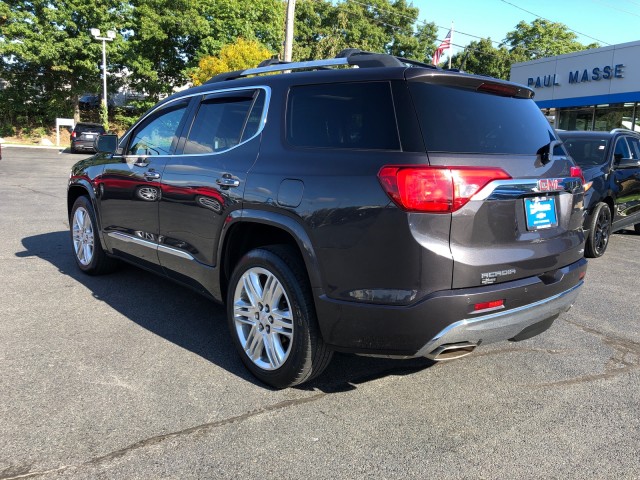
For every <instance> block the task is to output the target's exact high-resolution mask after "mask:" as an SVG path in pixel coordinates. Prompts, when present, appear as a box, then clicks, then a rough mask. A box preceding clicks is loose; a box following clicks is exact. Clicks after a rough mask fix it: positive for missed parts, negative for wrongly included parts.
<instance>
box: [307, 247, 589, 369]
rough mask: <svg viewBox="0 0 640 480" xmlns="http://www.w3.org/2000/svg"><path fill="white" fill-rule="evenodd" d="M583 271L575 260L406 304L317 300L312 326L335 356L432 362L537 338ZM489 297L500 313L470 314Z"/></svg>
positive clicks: (568, 299) (563, 307) (571, 297)
mask: <svg viewBox="0 0 640 480" xmlns="http://www.w3.org/2000/svg"><path fill="white" fill-rule="evenodd" d="M586 268H587V262H586V260H585V259H584V258H581V259H580V260H578V261H577V262H575V263H573V264H570V265H567V266H565V267H563V268H560V269H558V270H556V271H552V272H547V273H545V274H543V275H539V276H535V277H529V278H524V279H520V280H514V281H511V282H503V283H500V284H493V285H485V286H481V287H475V288H465V289H456V290H448V291H443V292H436V293H433V294H431V295H429V296H427V297H426V298H424V299H422V300H421V301H419V302H417V303H414V304H412V305H407V306H389V305H374V304H370V303H364V302H362V303H361V302H344V301H337V300H332V299H329V298H327V297H326V296H320V297H319V298H317V301H316V308H317V311H318V320H319V323H320V329H321V331H322V335H323V338H324V340H325V342H326V343H327V344H328V345H330V346H331V347H332V348H334V349H335V350H338V351H343V352H351V353H361V354H367V355H389V356H402V357H416V356H427V357H431V358H435V356H436V355H437V352H436V351H437V350H438V349H439V348H440V347H441V346H443V345H448V344H459V343H468V344H471V345H480V344H487V343H492V342H497V341H502V340H520V339H524V338H528V337H530V336H533V335H535V334H537V333H541V332H542V331H544V330H545V329H546V328H547V327H548V326H549V325H550V324H551V322H552V321H553V320H554V319H555V318H556V317H557V316H558V315H559V314H561V313H563V312H565V311H567V310H568V309H569V308H570V307H571V305H572V304H573V302H574V301H575V299H576V297H577V296H578V293H579V291H580V289H581V286H582V284H583V281H582V277H583V276H584V273H585V271H586ZM497 299H500V300H503V301H504V306H505V308H504V309H502V310H498V311H491V312H485V313H482V312H480V313H475V310H474V305H475V304H477V303H483V302H490V301H494V300H497Z"/></svg>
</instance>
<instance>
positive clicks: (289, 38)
mask: <svg viewBox="0 0 640 480" xmlns="http://www.w3.org/2000/svg"><path fill="white" fill-rule="evenodd" d="M295 10H296V0H287V21H286V25H285V29H284V61H285V62H290V61H291V52H292V51H293V21H294V20H295Z"/></svg>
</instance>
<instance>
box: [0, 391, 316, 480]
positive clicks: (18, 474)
mask: <svg viewBox="0 0 640 480" xmlns="http://www.w3.org/2000/svg"><path fill="white" fill-rule="evenodd" d="M326 395H327V394H326V393H324V392H319V393H317V394H315V395H312V396H309V397H304V398H297V399H294V400H284V401H282V402H278V403H276V404H274V405H269V406H266V407H263V408H259V409H256V410H251V411H249V412H246V413H243V414H241V415H236V416H234V417H229V418H225V419H223V420H217V421H215V422H210V423H203V424H201V425H196V426H195V427H189V428H185V429H184V430H179V431H177V432H171V433H165V434H163V435H156V436H154V437H150V438H146V439H144V440H140V441H139V442H136V443H133V444H131V445H129V446H127V447H124V448H121V449H119V450H115V451H113V452H110V453H107V454H106V455H102V456H100V457H96V458H92V459H91V460H87V461H86V462H83V463H80V464H78V465H66V466H61V467H58V468H54V469H50V470H46V471H36V472H31V471H30V467H24V468H22V469H21V470H16V469H14V470H3V471H2V472H0V480H17V479H21V478H33V477H38V476H42V475H48V474H50V473H54V472H63V471H66V470H76V469H80V468H83V467H93V466H96V465H99V464H101V463H105V462H108V461H110V460H115V459H118V458H121V457H123V456H125V455H127V454H128V453H130V452H133V451H136V450H139V449H141V448H146V447H150V446H153V445H158V444H160V443H162V442H164V441H166V440H170V439H172V438H178V437H184V436H187V435H192V434H202V433H205V432H207V431H210V430H213V429H215V428H218V427H223V426H225V425H229V424H231V423H239V422H244V421H245V420H247V419H249V418H253V417H257V416H259V415H263V414H265V413H270V412H275V411H278V410H283V409H285V408H289V407H295V406H298V405H304V404H306V403H311V402H315V401H317V400H320V399H322V398H324V397H325V396H326ZM3 475H4V476H3Z"/></svg>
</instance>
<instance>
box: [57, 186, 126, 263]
mask: <svg viewBox="0 0 640 480" xmlns="http://www.w3.org/2000/svg"><path fill="white" fill-rule="evenodd" d="M69 231H70V233H71V248H72V251H73V258H74V259H75V260H76V264H77V265H78V268H80V270H82V271H83V272H84V273H87V274H89V275H102V274H105V273H110V272H112V271H113V270H114V269H115V268H116V267H117V265H118V263H117V260H115V259H113V258H111V257H109V256H108V255H107V254H106V253H105V251H104V250H103V248H102V244H101V243H100V238H99V231H98V223H97V222H96V214H95V211H94V210H93V205H92V204H91V201H90V200H89V199H88V198H87V197H84V196H83V197H78V199H77V200H76V201H75V203H74V204H73V208H72V209H71V215H70V217H69Z"/></svg>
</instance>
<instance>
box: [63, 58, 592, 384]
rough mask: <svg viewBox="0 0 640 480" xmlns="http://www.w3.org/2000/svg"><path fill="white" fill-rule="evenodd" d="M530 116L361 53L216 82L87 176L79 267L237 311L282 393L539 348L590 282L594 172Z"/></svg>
mask: <svg viewBox="0 0 640 480" xmlns="http://www.w3.org/2000/svg"><path fill="white" fill-rule="evenodd" d="M354 67H358V68H354ZM270 73H273V74H270ZM257 74H260V75H257ZM266 74H270V75H266ZM532 96H533V92H532V91H531V90H529V89H527V88H526V87H523V86H521V85H516V84H512V83H508V82H504V81H499V80H495V79H491V78H487V77H480V76H473V75H467V74H463V73H459V72H454V71H444V70H441V69H439V68H435V67H431V66H429V65H424V64H418V63H416V62H412V61H409V60H406V59H402V58H397V57H392V56H388V55H381V54H372V53H368V52H360V51H357V50H349V51H345V52H343V53H342V54H341V55H339V56H338V57H337V58H333V59H328V60H320V61H314V62H303V63H286V64H283V63H279V62H275V61H266V62H263V64H262V65H261V66H260V67H258V68H255V69H249V70H245V71H237V72H230V73H226V74H223V75H219V76H217V77H214V78H213V79H211V80H210V81H209V82H208V83H206V84H205V85H202V86H199V87H196V88H192V89H189V90H186V91H184V92H180V93H179V94H176V95H174V96H172V97H169V98H167V99H166V100H164V101H162V102H161V103H159V104H158V105H157V106H155V107H154V108H152V109H151V110H150V111H148V112H147V113H146V114H144V115H143V117H142V118H141V119H140V120H139V121H138V123H136V124H135V125H134V126H133V127H132V128H131V129H130V130H129V131H128V132H127V133H126V134H125V135H124V136H123V137H122V138H121V139H119V140H118V139H116V138H114V137H113V136H104V137H101V138H100V140H99V142H98V149H99V151H100V153H98V154H97V155H95V156H94V157H92V158H89V159H87V160H83V161H81V162H79V163H77V164H76V165H75V166H74V167H73V171H72V174H71V178H70V180H69V190H68V200H67V201H68V209H69V218H70V225H71V237H72V240H73V247H74V255H75V258H76V260H77V264H78V266H79V268H80V269H81V270H83V271H84V272H86V273H89V274H98V273H104V272H107V271H109V270H110V269H111V268H112V267H113V266H114V260H116V259H117V260H124V261H127V262H130V263H134V264H136V265H139V266H142V267H144V268H146V269H148V270H150V271H153V272H156V273H158V274H161V275H164V276H166V277H169V278H171V279H174V280H176V281H178V282H181V283H182V284H184V285H187V286H189V287H191V288H193V289H195V290H196V291H198V292H201V293H202V294H204V295H206V296H208V297H210V298H212V299H213V300H215V301H218V302H224V303H226V305H227V311H228V323H229V328H230V331H231V341H233V343H234V344H235V346H236V347H237V349H238V352H239V354H240V357H241V358H242V361H243V362H244V364H245V365H246V366H247V368H248V369H249V370H250V371H251V372H252V373H253V374H254V375H255V376H256V377H257V378H259V379H260V380H262V381H263V382H265V383H267V384H270V385H272V386H275V387H278V388H282V387H287V386H291V385H295V384H299V383H301V382H304V381H307V380H309V379H311V378H313V377H314V376H316V375H317V374H319V373H320V372H321V371H322V370H323V369H324V368H325V367H326V365H327V364H328V362H329V360H330V358H331V355H332V352H333V351H342V352H354V353H359V354H365V355H386V356H394V357H415V356H425V357H428V358H431V359H434V360H444V359H451V358H456V357H460V356H463V355H466V354H468V353H470V352H472V351H473V350H474V349H475V348H476V347H477V346H479V345H481V344H487V343H491V342H495V341H501V340H523V339H526V338H529V337H531V336H533V335H536V334H538V333H540V332H542V331H544V330H545V329H547V328H548V327H549V326H550V325H551V323H552V322H553V320H554V319H555V318H556V317H557V316H558V315H559V314H561V313H562V312H564V311H566V310H568V309H569V308H570V307H571V305H572V304H573V302H574V300H575V299H576V296H577V295H578V292H579V290H580V287H581V286H582V283H583V277H584V275H585V272H586V261H585V260H584V258H583V251H584V233H583V230H582V220H583V187H582V179H581V171H580V169H579V168H577V167H575V165H574V164H573V162H572V161H571V160H570V159H568V158H566V157H564V156H556V155H553V151H554V150H553V147H554V146H555V142H556V137H555V133H554V131H553V129H551V128H550V126H549V124H548V122H547V121H546V120H545V118H544V116H543V115H542V113H541V112H540V110H539V109H538V108H537V107H536V105H535V103H534V102H533V101H532V100H531V98H532Z"/></svg>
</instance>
